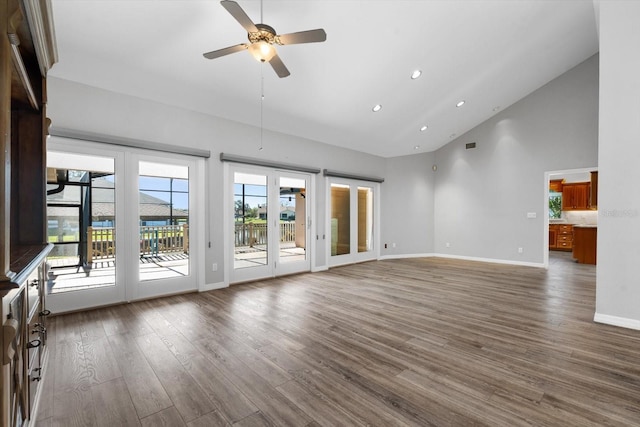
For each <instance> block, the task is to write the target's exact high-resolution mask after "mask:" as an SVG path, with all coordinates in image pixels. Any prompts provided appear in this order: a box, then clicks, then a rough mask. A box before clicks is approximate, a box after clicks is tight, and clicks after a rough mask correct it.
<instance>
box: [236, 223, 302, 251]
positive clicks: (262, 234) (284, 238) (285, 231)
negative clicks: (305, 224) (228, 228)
mask: <svg viewBox="0 0 640 427" xmlns="http://www.w3.org/2000/svg"><path fill="white" fill-rule="evenodd" d="M295 240H296V223H295V222H281V223H280V242H295ZM235 242H236V246H249V247H253V246H255V245H266V244H267V224H266V223H262V224H254V223H248V224H242V223H236V225H235Z"/></svg>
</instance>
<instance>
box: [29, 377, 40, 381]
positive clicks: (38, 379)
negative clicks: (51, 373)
mask: <svg viewBox="0 0 640 427" xmlns="http://www.w3.org/2000/svg"><path fill="white" fill-rule="evenodd" d="M41 379H42V377H33V378H31V381H40V380H41Z"/></svg>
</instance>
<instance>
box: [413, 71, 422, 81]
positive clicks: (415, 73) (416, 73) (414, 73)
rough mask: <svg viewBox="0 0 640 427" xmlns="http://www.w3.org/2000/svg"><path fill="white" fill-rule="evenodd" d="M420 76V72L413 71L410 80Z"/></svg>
mask: <svg viewBox="0 0 640 427" xmlns="http://www.w3.org/2000/svg"><path fill="white" fill-rule="evenodd" d="M421 75H422V70H415V71H414V72H413V73H411V79H412V80H415V79H417V78H418V77H420V76H421Z"/></svg>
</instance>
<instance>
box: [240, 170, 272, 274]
mask: <svg viewBox="0 0 640 427" xmlns="http://www.w3.org/2000/svg"><path fill="white" fill-rule="evenodd" d="M233 202H234V203H233V235H234V246H233V269H234V271H235V275H234V276H235V278H236V279H238V280H248V279H249V278H251V277H252V275H253V274H254V273H257V272H251V271H240V270H254V269H258V270H263V269H265V268H267V267H268V265H269V237H270V236H269V229H268V220H269V191H268V187H267V175H265V174H255V173H247V172H240V171H236V172H234V173H233ZM257 274H260V273H257Z"/></svg>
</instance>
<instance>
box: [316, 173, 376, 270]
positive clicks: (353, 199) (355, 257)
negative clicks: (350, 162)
mask: <svg viewBox="0 0 640 427" xmlns="http://www.w3.org/2000/svg"><path fill="white" fill-rule="evenodd" d="M331 184H339V185H349V186H350V187H351V188H352V189H353V188H355V189H356V191H351V193H350V221H351V226H350V233H351V236H350V246H351V251H350V253H349V254H344V255H338V256H332V255H331V238H332V237H331ZM358 187H368V188H371V189H372V190H373V249H372V250H371V251H368V252H358V250H357V246H358V240H357V239H358V234H357V233H358V227H357V223H358V221H357V217H358V209H357V206H358V205H357V203H358V194H357V188H358ZM325 189H326V199H325V200H326V201H327V203H326V216H325V217H326V219H327V221H326V230H328V232H327V236H328V238H327V239H326V240H325V251H326V254H327V255H326V256H327V265H328V266H329V267H337V266H339V265H346V264H353V263H357V262H364V261H372V260H376V259H378V258H380V183H377V182H372V181H363V180H356V179H347V178H338V177H326V179H325Z"/></svg>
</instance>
